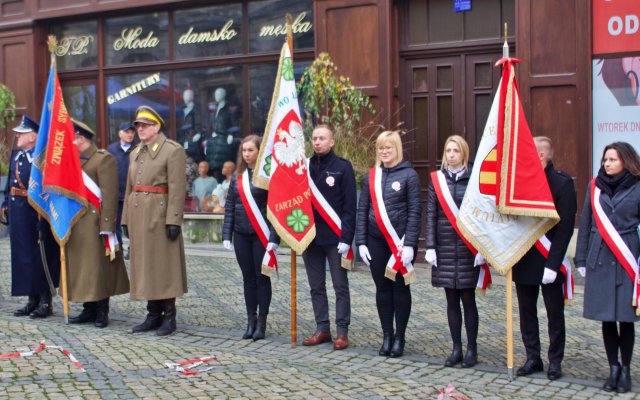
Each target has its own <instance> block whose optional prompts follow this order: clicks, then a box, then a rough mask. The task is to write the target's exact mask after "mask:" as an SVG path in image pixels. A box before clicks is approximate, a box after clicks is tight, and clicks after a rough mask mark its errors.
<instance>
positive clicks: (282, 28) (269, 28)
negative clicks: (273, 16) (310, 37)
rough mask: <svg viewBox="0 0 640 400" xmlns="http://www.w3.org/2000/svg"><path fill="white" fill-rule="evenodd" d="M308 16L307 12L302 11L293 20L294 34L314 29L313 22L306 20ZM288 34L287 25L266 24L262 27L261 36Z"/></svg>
mask: <svg viewBox="0 0 640 400" xmlns="http://www.w3.org/2000/svg"><path fill="white" fill-rule="evenodd" d="M306 16H307V13H306V12H301V13H300V14H298V16H297V17H296V18H295V19H294V20H293V24H292V26H291V30H292V31H293V33H294V34H296V33H306V32H309V31H310V30H311V29H313V24H312V23H311V22H309V21H305V20H304V18H305V17H306ZM286 34H287V25H286V24H280V25H265V26H263V27H261V28H260V33H259V36H261V37H265V36H281V35H286Z"/></svg>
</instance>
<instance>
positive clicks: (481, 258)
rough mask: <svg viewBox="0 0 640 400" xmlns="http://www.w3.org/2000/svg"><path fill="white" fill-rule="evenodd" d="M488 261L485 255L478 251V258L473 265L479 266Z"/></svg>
mask: <svg viewBox="0 0 640 400" xmlns="http://www.w3.org/2000/svg"><path fill="white" fill-rule="evenodd" d="M486 263H487V260H485V259H484V256H483V255H482V254H480V252H478V254H476V259H475V260H473V266H474V267H477V266H479V265H482V264H486Z"/></svg>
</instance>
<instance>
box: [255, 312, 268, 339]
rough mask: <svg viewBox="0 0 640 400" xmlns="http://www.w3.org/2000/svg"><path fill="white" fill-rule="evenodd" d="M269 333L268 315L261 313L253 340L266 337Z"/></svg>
mask: <svg viewBox="0 0 640 400" xmlns="http://www.w3.org/2000/svg"><path fill="white" fill-rule="evenodd" d="M266 334H267V316H266V315H261V316H259V317H258V322H257V323H256V330H255V331H253V340H260V339H264V337H265V335H266Z"/></svg>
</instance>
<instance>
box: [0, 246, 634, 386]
mask: <svg viewBox="0 0 640 400" xmlns="http://www.w3.org/2000/svg"><path fill="white" fill-rule="evenodd" d="M8 244H9V243H8V240H7V239H0V354H4V353H11V352H15V351H27V350H29V349H32V348H34V347H35V346H37V344H38V341H40V340H43V339H44V340H46V343H47V344H50V345H59V346H62V347H64V348H67V349H69V351H71V352H72V353H73V354H74V355H75V356H76V357H77V358H78V360H79V361H80V362H81V363H83V364H84V366H85V368H86V372H81V371H80V370H79V369H78V368H77V367H75V366H74V365H73V364H71V363H70V362H69V361H68V359H66V358H65V357H64V356H63V355H62V354H61V353H59V352H57V351H51V350H45V351H43V352H40V353H38V354H35V355H32V356H29V357H24V358H12V359H0V398H12V399H13V398H15V399H22V398H30V399H31V398H32V399H48V398H51V399H63V398H76V399H87V398H88V399H94V398H95V399H98V398H104V399H120V398H123V399H136V398H148V399H173V398H181V399H182V398H260V399H263V398H266V399H280V398H338V399H346V398H367V399H377V398H398V399H399V398H411V399H413V398H425V399H435V398H437V396H438V390H439V389H443V388H445V387H446V386H447V385H448V384H453V385H454V386H455V388H456V393H457V394H460V395H464V396H466V397H468V398H472V399H480V398H483V399H484V398H554V399H555V398H577V399H580V398H585V399H587V398H588V399H600V398H602V399H604V398H610V397H612V396H611V395H610V394H609V393H606V392H604V391H602V390H601V389H600V385H601V384H602V381H604V378H605V377H606V376H607V374H608V367H607V362H606V357H605V354H604V349H603V345H602V339H601V334H600V326H599V324H598V323H596V322H593V321H587V320H585V319H583V318H582V317H581V313H582V298H581V287H577V292H578V294H577V299H576V302H575V303H574V305H573V306H571V307H568V308H567V311H566V317H567V346H566V355H565V361H564V364H563V370H564V373H565V376H564V377H563V378H562V379H560V380H559V381H555V382H551V381H549V380H547V378H546V375H544V374H543V373H538V374H534V375H533V376H531V377H526V378H517V379H516V380H515V381H513V382H509V381H508V380H507V376H506V368H505V367H504V364H505V356H504V354H505V347H506V346H505V337H504V336H505V322H504V309H505V301H504V297H505V286H504V279H502V278H500V277H497V278H495V279H494V280H495V281H496V283H495V285H494V288H493V289H492V290H491V291H490V292H489V293H488V295H487V296H485V297H481V296H479V297H478V307H479V311H480V338H479V342H478V347H479V359H480V363H479V364H478V365H477V366H476V367H475V368H472V369H462V368H459V367H458V368H444V367H443V366H442V363H443V360H444V359H445V358H446V357H447V356H448V354H449V352H450V346H451V344H450V338H449V333H448V328H447V322H446V311H445V298H444V293H443V292H442V290H441V289H436V288H433V287H431V284H430V276H429V270H428V269H427V268H425V267H424V266H422V267H418V282H417V283H416V284H414V285H412V294H413V309H412V315H411V319H410V323H409V327H408V332H407V334H408V337H407V347H406V352H405V356H404V357H402V358H399V359H391V358H384V357H379V356H378V355H377V351H378V348H379V346H380V340H381V332H380V324H379V320H378V316H377V313H376V308H375V296H374V287H373V282H372V280H371V277H370V275H369V272H368V270H367V269H366V267H364V266H359V267H358V268H357V269H356V271H354V272H351V273H350V274H349V277H350V286H351V296H352V324H351V328H350V335H349V336H350V341H351V346H350V347H349V349H347V350H345V351H334V350H333V348H332V346H331V344H323V345H320V346H317V347H312V348H308V347H303V346H298V347H296V348H292V346H291V345H290V342H289V328H290V296H289V293H290V271H291V269H290V264H289V263H288V261H289V257H288V256H286V255H285V254H284V253H283V254H282V257H281V259H282V260H281V263H280V276H279V279H273V289H274V290H273V293H274V296H273V301H272V305H271V314H270V315H269V320H268V330H267V338H266V339H265V340H262V341H257V342H253V341H251V340H241V339H240V336H241V335H242V332H243V328H244V325H245V322H246V321H245V318H244V316H243V315H244V301H243V296H242V282H241V276H240V270H239V268H238V267H237V264H236V262H235V259H234V258H233V257H232V256H233V254H232V253H229V252H225V251H223V250H221V248H220V247H213V246H201V245H190V246H189V245H188V246H187V252H188V257H187V265H188V272H189V293H188V295H186V296H184V297H183V298H181V299H179V300H178V301H177V307H178V331H177V332H176V333H175V334H173V335H171V336H169V337H165V338H158V337H156V336H155V335H154V334H153V333H151V334H146V333H145V334H138V335H133V334H131V333H130V330H131V327H132V326H133V325H134V324H137V323H138V322H139V321H140V320H142V319H143V318H144V315H145V312H146V311H145V303H143V302H134V301H130V300H129V299H128V297H127V296H126V295H125V296H118V297H114V298H112V301H111V309H112V311H111V314H110V317H111V324H110V325H109V327H108V328H106V329H98V328H94V327H93V326H91V325H85V326H75V325H70V326H67V325H64V323H63V318H62V307H61V300H60V299H59V298H57V299H56V300H55V305H54V308H55V315H54V316H53V317H51V318H48V319H45V320H40V321H34V320H31V319H29V318H17V317H13V316H12V312H13V311H14V310H15V309H16V308H17V307H19V306H20V305H21V304H22V302H23V301H24V299H23V298H12V297H11V296H10V269H9V263H10V260H9V246H8ZM297 278H298V291H297V294H298V342H300V341H301V340H302V338H303V337H305V336H306V335H308V334H311V333H312V332H313V330H314V327H315V324H314V322H313V313H312V310H311V302H310V299H309V292H308V284H307V279H306V274H305V272H304V266H303V264H302V262H301V261H300V262H299V263H298V273H297ZM327 285H328V289H329V290H328V292H329V293H330V304H331V315H332V317H333V315H334V313H333V309H334V307H333V304H334V302H333V298H332V289H331V280H330V279H328V280H327ZM514 296H515V290H514ZM516 303H517V302H515V301H514V313H515V315H514V324H515V327H516V329H515V336H516V337H515V352H516V360H515V364H516V368H517V367H518V366H519V365H521V364H522V363H523V362H524V348H523V346H522V342H521V341H520V339H519V331H518V329H517V326H518V318H517V307H516V306H517V304H516ZM539 306H540V317H541V318H540V325H541V326H542V327H543V335H542V340H543V343H542V347H543V352H544V351H546V348H547V345H548V342H547V341H546V340H545V336H546V335H545V334H544V329H546V328H545V327H546V319H545V317H544V316H545V313H544V306H543V305H542V301H540V302H539ZM79 310H80V305H77V304H72V305H71V315H75V314H76V313H78V312H79ZM637 349H638V346H636V354H635V355H634V356H635V360H638V359H640V358H639V357H638V350H637ZM210 354H215V355H216V356H217V358H218V359H217V361H213V362H211V363H209V365H210V366H212V367H213V368H212V369H211V370H209V371H207V372H203V373H201V374H197V375H192V376H183V375H181V374H179V373H176V372H174V371H170V370H169V369H167V368H166V367H165V366H164V363H165V362H175V361H178V360H184V359H189V358H194V357H198V356H205V355H210ZM545 363H546V360H545ZM632 372H633V381H634V382H635V383H636V386H634V387H635V388H637V389H640V371H639V370H638V369H636V368H633V369H632ZM635 396H638V393H637V392H636V393H629V394H626V395H620V396H619V397H620V398H634V397H635Z"/></svg>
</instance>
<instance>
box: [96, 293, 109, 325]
mask: <svg viewBox="0 0 640 400" xmlns="http://www.w3.org/2000/svg"><path fill="white" fill-rule="evenodd" d="M94 325H95V326H96V328H106V327H107V326H108V325H109V298H108V297H107V298H106V299H103V300H100V301H99V302H98V303H97V306H96V322H95V324H94Z"/></svg>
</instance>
